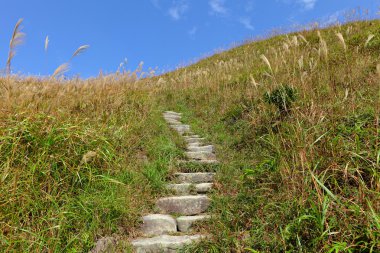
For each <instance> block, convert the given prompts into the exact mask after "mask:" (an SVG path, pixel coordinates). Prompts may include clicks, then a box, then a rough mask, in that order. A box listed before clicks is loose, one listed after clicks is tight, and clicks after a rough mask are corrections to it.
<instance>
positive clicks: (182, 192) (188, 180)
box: [132, 111, 218, 253]
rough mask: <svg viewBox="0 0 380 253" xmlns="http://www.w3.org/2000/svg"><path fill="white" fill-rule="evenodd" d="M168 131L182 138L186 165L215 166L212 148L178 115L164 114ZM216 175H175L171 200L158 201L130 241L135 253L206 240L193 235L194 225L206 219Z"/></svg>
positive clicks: (170, 186)
mask: <svg viewBox="0 0 380 253" xmlns="http://www.w3.org/2000/svg"><path fill="white" fill-rule="evenodd" d="M163 116H164V118H165V120H166V122H167V123H168V124H169V125H170V127H171V128H172V129H174V130H176V131H177V132H178V133H179V134H180V135H182V136H183V138H184V139H185V141H186V143H187V150H186V156H187V158H188V159H187V160H186V161H181V162H184V163H186V162H191V163H196V164H213V163H218V161H217V160H216V156H215V153H214V147H213V146H212V145H207V146H205V145H203V144H202V143H203V142H204V139H203V138H201V137H199V136H198V135H194V134H193V133H192V132H191V130H190V126H189V125H184V124H182V123H181V121H180V120H181V114H180V113H176V112H171V111H167V112H165V113H164V114H163ZM214 176H215V173H211V172H206V173H204V172H202V173H200V172H199V173H176V174H175V175H174V179H173V182H170V183H169V184H167V186H166V187H167V189H168V190H169V191H170V192H172V193H173V196H168V197H164V198H160V199H158V200H157V203H156V206H157V210H159V213H158V214H149V215H146V216H144V217H143V225H142V227H141V232H142V234H143V236H144V237H143V238H138V239H135V240H133V241H132V245H133V247H134V249H135V251H136V252H137V253H156V252H177V251H178V250H179V249H181V248H183V247H184V246H185V245H188V244H191V243H193V242H197V241H200V240H202V239H205V238H206V236H205V235H201V234H194V233H193V232H192V227H193V224H194V223H195V222H200V221H202V220H206V219H208V218H209V217H210V216H209V215H207V214H206V211H207V209H208V207H209V205H210V199H209V198H208V197H207V195H206V194H207V193H208V192H209V191H210V190H211V189H212V185H213V183H212V182H213V180H214Z"/></svg>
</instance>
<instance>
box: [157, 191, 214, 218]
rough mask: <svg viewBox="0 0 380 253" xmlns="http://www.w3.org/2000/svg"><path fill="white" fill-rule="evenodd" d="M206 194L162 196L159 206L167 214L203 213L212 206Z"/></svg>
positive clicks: (158, 202)
mask: <svg viewBox="0 0 380 253" xmlns="http://www.w3.org/2000/svg"><path fill="white" fill-rule="evenodd" d="M210 202H211V201H210V199H209V198H208V197H207V196H206V195H187V196H176V197H166V198H161V199H159V200H158V201H157V207H158V208H159V209H160V211H161V212H163V213H166V214H179V215H196V214H200V213H203V212H205V211H206V210H207V208H208V207H209V206H210Z"/></svg>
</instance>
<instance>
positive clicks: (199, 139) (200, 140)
mask: <svg viewBox="0 0 380 253" xmlns="http://www.w3.org/2000/svg"><path fill="white" fill-rule="evenodd" d="M204 140H205V138H199V137H196V138H194V137H190V138H185V141H186V142H187V143H189V144H191V143H199V142H202V141H204Z"/></svg>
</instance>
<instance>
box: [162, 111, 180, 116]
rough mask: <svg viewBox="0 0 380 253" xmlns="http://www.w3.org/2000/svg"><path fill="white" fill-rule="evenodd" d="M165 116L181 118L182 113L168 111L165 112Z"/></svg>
mask: <svg viewBox="0 0 380 253" xmlns="http://www.w3.org/2000/svg"><path fill="white" fill-rule="evenodd" d="M164 115H179V116H181V115H182V113H179V112H173V111H166V112H164Z"/></svg>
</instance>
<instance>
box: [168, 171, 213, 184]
mask: <svg viewBox="0 0 380 253" xmlns="http://www.w3.org/2000/svg"><path fill="white" fill-rule="evenodd" d="M174 176H175V177H176V180H177V181H178V182H180V183H192V184H199V183H209V182H212V181H213V180H214V177H215V173H210V172H198V173H175V174H174Z"/></svg>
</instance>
